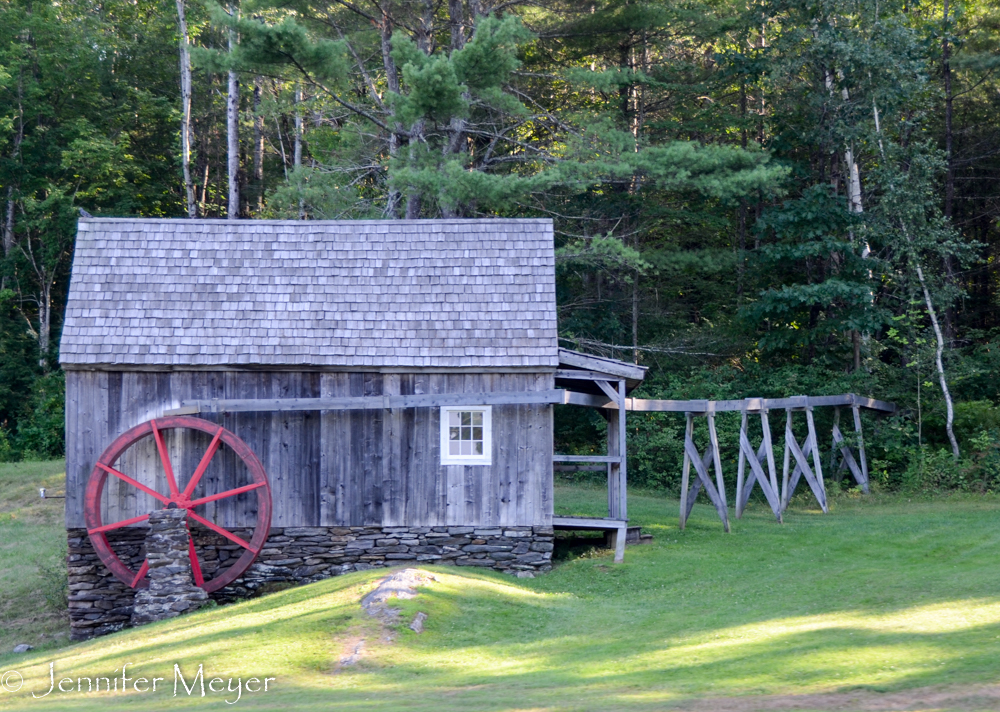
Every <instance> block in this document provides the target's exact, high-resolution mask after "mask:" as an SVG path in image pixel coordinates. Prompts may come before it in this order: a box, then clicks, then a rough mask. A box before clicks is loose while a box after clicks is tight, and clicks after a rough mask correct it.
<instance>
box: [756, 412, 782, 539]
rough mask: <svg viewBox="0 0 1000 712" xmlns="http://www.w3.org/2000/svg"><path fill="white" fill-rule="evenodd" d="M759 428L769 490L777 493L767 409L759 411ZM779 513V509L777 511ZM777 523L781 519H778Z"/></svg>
mask: <svg viewBox="0 0 1000 712" xmlns="http://www.w3.org/2000/svg"><path fill="white" fill-rule="evenodd" d="M760 427H761V430H762V431H763V438H764V439H763V440H762V441H761V442H762V444H763V446H764V454H765V455H766V456H767V472H768V474H769V475H770V478H771V489H772V490H773V491H774V492H775V493H777V492H778V470H777V468H776V467H775V465H774V448H773V447H772V446H771V423H770V421H768V419H767V408H761V409H760ZM779 512H780V509H779ZM778 519H779V521H780V519H781V517H780V516H779V517H778Z"/></svg>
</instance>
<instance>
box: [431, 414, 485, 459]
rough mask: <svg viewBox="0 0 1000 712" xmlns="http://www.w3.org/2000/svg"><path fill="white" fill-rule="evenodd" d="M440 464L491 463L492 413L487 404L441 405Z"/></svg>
mask: <svg viewBox="0 0 1000 712" xmlns="http://www.w3.org/2000/svg"><path fill="white" fill-rule="evenodd" d="M441 464H442V465H492V464H493V413H492V408H491V407H490V406H488V405H443V406H441Z"/></svg>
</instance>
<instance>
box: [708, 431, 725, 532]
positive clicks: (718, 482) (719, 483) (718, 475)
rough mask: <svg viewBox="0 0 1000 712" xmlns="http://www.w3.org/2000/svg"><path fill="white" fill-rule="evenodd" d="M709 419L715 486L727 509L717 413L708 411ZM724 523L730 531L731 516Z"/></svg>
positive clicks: (709, 439) (709, 438) (709, 437)
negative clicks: (716, 427) (716, 430)
mask: <svg viewBox="0 0 1000 712" xmlns="http://www.w3.org/2000/svg"><path fill="white" fill-rule="evenodd" d="M706 418H707V419H708V442H709V447H711V448H712V460H714V461H715V486H716V488H718V491H719V501H720V502H721V503H722V509H723V510H724V511H725V510H726V509H727V507H728V505H727V504H726V483H725V482H723V480H722V458H721V455H720V453H719V436H718V435H717V434H716V432H715V413H711V412H710V413H708V414H707V415H706ZM723 523H724V524H725V525H726V531H727V532H728V531H729V517H728V516H726V517H724V518H723Z"/></svg>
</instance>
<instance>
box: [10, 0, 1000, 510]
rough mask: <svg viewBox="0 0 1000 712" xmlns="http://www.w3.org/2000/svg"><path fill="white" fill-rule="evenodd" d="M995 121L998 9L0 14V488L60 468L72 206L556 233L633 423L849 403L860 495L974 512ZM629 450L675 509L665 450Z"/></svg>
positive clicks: (997, 468)
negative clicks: (777, 404)
mask: <svg viewBox="0 0 1000 712" xmlns="http://www.w3.org/2000/svg"><path fill="white" fill-rule="evenodd" d="M998 116H1000V7H998V6H996V5H995V4H994V3H992V2H989V0H958V2H954V1H953V0H952V1H950V0H933V1H923V0H750V1H749V2H747V0H740V1H739V2H734V1H733V0H677V1H670V2H666V1H663V0H656V1H649V0H591V1H583V0H543V1H541V2H521V1H520V0H406V1H403V0H329V1H326V2H324V1H322V0H317V1H315V2H308V1H304V0H303V1H300V0H284V1H277V2H275V1H273V0H272V1H270V2H264V1H260V0H256V1H252V0H243V2H242V3H240V4H235V3H229V4H217V3H213V2H209V3H204V2H202V0H106V1H101V0H62V1H60V2H33V1H30V0H2V1H0V218H2V224H0V231H2V247H3V257H2V262H0V280H2V284H0V357H2V360H0V459H4V460H17V459H32V458H43V457H57V456H59V455H61V454H62V447H63V390H62V383H63V381H62V374H61V372H60V370H59V367H58V343H59V331H60V326H61V323H62V314H63V311H64V306H65V299H66V291H67V287H68V280H69V270H70V264H71V260H72V252H73V241H74V236H75V231H76V220H77V217H78V215H79V212H78V211H79V210H80V209H81V208H82V209H84V210H86V211H88V212H89V213H92V214H93V215H95V216H149V217H208V218H286V219H287V218H292V219H340V218H399V219H403V218H410V219H415V218H432V217H491V216H500V217H550V218H552V219H553V220H554V224H555V234H556V248H557V276H558V303H559V320H560V321H559V329H560V336H561V338H562V339H563V341H562V345H564V346H567V347H570V348H578V349H582V350H586V351H590V352H594V353H599V354H605V355H608V356H613V357H615V358H621V359H625V360H629V361H636V362H638V363H641V364H643V365H646V366H649V367H650V371H649V377H648V379H647V382H646V383H645V384H644V385H643V386H642V388H641V391H640V394H642V395H645V396H647V397H659V398H741V397H744V396H784V395H797V394H809V395H821V394H827V393H843V392H857V393H864V394H870V395H873V396H876V397H878V398H880V399H883V400H890V401H894V402H895V403H897V404H898V405H899V406H900V410H899V412H898V413H897V414H896V415H894V416H892V417H890V418H888V419H883V420H880V421H878V422H876V421H874V420H872V421H870V422H866V428H867V430H866V445H867V447H868V453H869V457H870V458H871V461H872V462H871V469H872V473H873V475H872V476H873V481H874V484H875V485H876V486H877V487H881V488H884V489H890V490H893V489H895V490H899V489H903V490H920V489H923V490H933V491H941V490H955V489H959V490H973V491H990V490H994V489H996V488H998V487H1000V408H998V404H1000V377H998V376H1000V322H998V319H997V313H998V312H997V305H998V304H997V303H998V298H1000V294H998V287H1000V284H998V279H997V276H998V275H997V261H996V257H997V253H998V249H1000V222H998V220H1000V121H998ZM945 387H947V391H945V390H944V388H945ZM949 402H953V405H954V407H953V408H952V409H949V407H948V406H949ZM949 410H951V411H952V414H953V418H950V417H949ZM734 417H738V416H734ZM818 417H819V418H821V419H827V418H829V417H830V416H829V414H819V415H818ZM595 418H596V416H594V415H593V414H588V413H586V412H584V410H583V409H577V410H576V411H567V412H560V413H559V414H558V417H557V420H558V433H557V441H558V442H557V447H558V448H560V449H561V451H563V452H588V451H590V450H591V449H592V448H594V447H595V445H594V443H598V442H600V441H601V436H600V433H599V430H600V423H599V422H595ZM720 419H724V416H720ZM952 419H953V421H954V427H953V428H951V430H952V431H953V434H954V437H951V436H950V434H949V427H948V425H949V421H950V420H952ZM823 424H824V423H823V422H821V426H822V425H823ZM822 430H824V428H822V427H821V431H822ZM825 430H826V432H829V430H828V428H827V429H825ZM735 435H736V428H735V424H734V427H720V436H721V438H722V448H723V452H724V453H727V452H728V453H732V457H733V458H735V453H736V452H737V448H736V446H735ZM629 438H630V441H631V442H630V454H631V456H632V462H633V464H632V466H631V467H630V479H631V481H632V482H633V483H635V484H638V485H644V486H650V487H662V488H666V489H668V490H676V488H677V484H678V479H679V472H680V466H679V465H680V460H681V457H682V455H683V447H682V442H683V433H682V421H681V420H680V419H678V418H677V417H675V416H673V415H670V414H638V413H636V414H632V415H630V416H629Z"/></svg>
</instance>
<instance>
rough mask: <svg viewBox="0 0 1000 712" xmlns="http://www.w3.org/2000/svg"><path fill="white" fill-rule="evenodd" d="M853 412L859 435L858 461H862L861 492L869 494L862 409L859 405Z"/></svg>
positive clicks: (853, 407)
mask: <svg viewBox="0 0 1000 712" xmlns="http://www.w3.org/2000/svg"><path fill="white" fill-rule="evenodd" d="M851 410H852V411H853V412H854V432H856V433H857V434H858V459H859V460H860V461H861V462H860V463H859V464H860V465H861V478H862V482H861V491H862V492H864V493H865V494H868V491H869V485H868V481H869V480H868V458H867V456H866V455H865V439H864V436H863V435H862V433H861V408H859V407H858V406H857V405H852V406H851Z"/></svg>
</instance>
